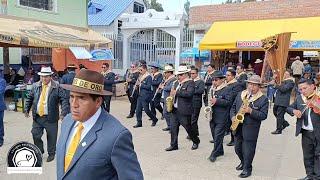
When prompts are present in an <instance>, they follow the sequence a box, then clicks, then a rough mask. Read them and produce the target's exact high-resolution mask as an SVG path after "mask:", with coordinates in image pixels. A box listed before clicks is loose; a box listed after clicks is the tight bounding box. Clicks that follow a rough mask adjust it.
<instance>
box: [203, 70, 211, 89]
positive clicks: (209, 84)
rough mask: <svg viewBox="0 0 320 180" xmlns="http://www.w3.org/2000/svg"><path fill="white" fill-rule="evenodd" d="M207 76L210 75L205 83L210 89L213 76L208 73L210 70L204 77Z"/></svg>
mask: <svg viewBox="0 0 320 180" xmlns="http://www.w3.org/2000/svg"><path fill="white" fill-rule="evenodd" d="M206 76H208V77H207V79H206V81H205V82H204V83H205V85H206V88H207V90H209V89H210V87H211V86H212V76H211V75H208V72H207V73H206V75H205V76H204V77H206Z"/></svg>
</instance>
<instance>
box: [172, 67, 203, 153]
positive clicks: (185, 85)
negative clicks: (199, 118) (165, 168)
mask: <svg viewBox="0 0 320 180" xmlns="http://www.w3.org/2000/svg"><path fill="white" fill-rule="evenodd" d="M189 72H190V69H188V67H187V66H179V69H178V71H177V72H176V75H177V76H178V81H175V83H174V85H173V88H172V89H171V92H170V96H171V97H173V99H174V100H173V104H174V105H173V111H172V117H171V143H170V147H168V148H167V149H166V151H173V150H177V149H178V134H179V127H180V125H182V126H183V127H184V128H185V130H186V131H187V133H188V135H189V137H190V139H191V140H192V142H193V145H192V147H191V149H192V150H195V149H198V146H199V143H200V139H199V138H198V136H197V135H196V132H195V131H194V130H193V129H192V128H191V116H192V112H193V107H192V100H193V93H194V87H195V83H194V81H193V80H192V79H190V78H189Z"/></svg>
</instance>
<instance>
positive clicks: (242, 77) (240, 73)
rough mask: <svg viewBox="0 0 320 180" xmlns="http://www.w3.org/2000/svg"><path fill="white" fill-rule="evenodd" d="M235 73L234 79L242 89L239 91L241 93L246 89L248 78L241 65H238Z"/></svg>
mask: <svg viewBox="0 0 320 180" xmlns="http://www.w3.org/2000/svg"><path fill="white" fill-rule="evenodd" d="M236 71H237V75H236V79H237V81H238V83H239V85H240V86H241V88H242V90H241V91H243V90H245V89H247V82H246V80H247V79H248V76H247V74H246V72H245V71H244V66H243V64H238V65H237V69H236Z"/></svg>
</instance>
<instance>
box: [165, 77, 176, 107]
mask: <svg viewBox="0 0 320 180" xmlns="http://www.w3.org/2000/svg"><path fill="white" fill-rule="evenodd" d="M176 82H177V81H174V82H173V84H175V83H176ZM173 102H174V97H173V96H172V95H171V93H170V96H169V97H167V98H166V107H167V112H169V113H171V112H172V111H173V105H174V104H173Z"/></svg>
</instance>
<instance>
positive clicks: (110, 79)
mask: <svg viewBox="0 0 320 180" xmlns="http://www.w3.org/2000/svg"><path fill="white" fill-rule="evenodd" d="M115 78H116V75H115V74H114V73H113V72H109V73H108V74H107V75H106V76H105V77H104V90H106V91H110V92H112V85H113V84H114V80H115Z"/></svg>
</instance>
